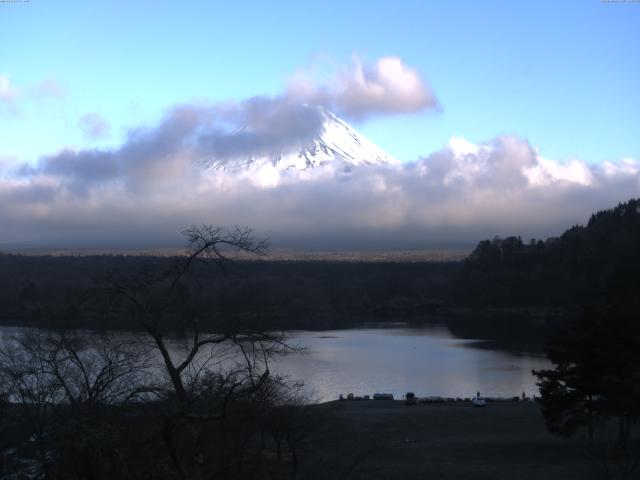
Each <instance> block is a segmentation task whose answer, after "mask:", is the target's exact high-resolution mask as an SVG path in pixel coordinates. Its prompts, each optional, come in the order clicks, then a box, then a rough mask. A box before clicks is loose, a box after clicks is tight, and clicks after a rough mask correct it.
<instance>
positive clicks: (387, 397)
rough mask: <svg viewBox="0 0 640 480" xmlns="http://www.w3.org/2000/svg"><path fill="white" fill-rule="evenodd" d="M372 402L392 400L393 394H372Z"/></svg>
mask: <svg viewBox="0 0 640 480" xmlns="http://www.w3.org/2000/svg"><path fill="white" fill-rule="evenodd" d="M373 399H374V400H393V393H374V394H373Z"/></svg>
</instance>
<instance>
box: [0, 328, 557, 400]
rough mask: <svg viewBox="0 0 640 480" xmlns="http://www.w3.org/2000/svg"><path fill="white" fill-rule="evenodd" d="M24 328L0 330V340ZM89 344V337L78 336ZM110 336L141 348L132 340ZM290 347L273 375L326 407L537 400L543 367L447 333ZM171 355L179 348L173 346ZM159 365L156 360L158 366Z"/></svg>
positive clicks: (346, 336) (302, 338) (308, 341)
mask: <svg viewBox="0 0 640 480" xmlns="http://www.w3.org/2000/svg"><path fill="white" fill-rule="evenodd" d="M22 330H23V329H21V328H7V327H5V328H2V329H0V338H2V337H8V336H11V335H15V334H16V333H18V332H19V331H22ZM82 334H83V335H87V336H88V337H91V336H92V335H94V333H92V332H89V331H82ZM114 335H121V336H126V337H127V338H131V339H136V341H142V342H143V343H144V344H149V341H148V339H146V338H144V337H143V336H142V335H141V334H137V333H114ZM289 343H292V344H295V345H298V346H301V347H304V348H305V350H304V352H303V353H300V354H297V353H296V354H291V355H287V356H285V357H280V358H277V359H274V360H273V361H272V364H271V365H270V368H271V370H272V371H274V372H275V373H277V374H279V375H283V376H287V377H288V378H290V379H291V380H302V381H303V382H304V388H305V391H306V392H307V393H308V394H309V395H310V397H311V399H313V400H316V401H328V400H334V399H336V398H338V396H339V395H340V394H343V395H345V396H346V395H347V394H348V393H353V394H355V395H367V394H368V395H372V394H373V393H375V392H386V393H393V394H394V396H395V397H396V398H402V395H403V394H404V393H406V392H407V391H412V392H415V393H416V395H418V396H430V395H434V396H443V397H472V396H474V395H475V394H476V392H477V391H480V393H481V394H482V395H483V396H496V397H498V396H499V397H507V396H508V397H511V396H514V395H521V394H522V392H523V391H524V392H525V393H526V394H527V395H528V396H530V395H533V394H534V393H537V387H536V386H535V379H534V377H533V376H532V374H531V370H532V369H539V368H546V367H548V366H549V363H548V361H547V360H546V359H545V358H544V356H542V355H540V354H522V353H521V354H516V353H509V352H506V351H501V350H496V349H492V348H491V346H490V344H486V343H485V344H483V343H482V342H479V341H478V340H474V339H460V338H456V337H454V336H453V335H452V334H451V332H450V331H449V330H448V329H447V328H446V326H435V325H430V326H424V327H418V328H416V327H407V326H406V325H402V324H400V325H398V324H396V325H394V326H386V327H385V328H358V329H350V330H334V331H321V332H318V331H314V332H311V331H296V332H291V333H290V335H289ZM170 348H171V349H172V350H174V352H175V353H176V355H178V356H180V352H184V350H183V349H181V347H180V342H177V341H174V342H170ZM158 360H159V359H158Z"/></svg>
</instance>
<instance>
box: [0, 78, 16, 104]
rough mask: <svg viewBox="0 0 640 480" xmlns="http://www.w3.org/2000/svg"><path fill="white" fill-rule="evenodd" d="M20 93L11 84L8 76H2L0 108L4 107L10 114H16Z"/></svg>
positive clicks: (0, 81) (0, 82)
mask: <svg viewBox="0 0 640 480" xmlns="http://www.w3.org/2000/svg"><path fill="white" fill-rule="evenodd" d="M18 95H19V91H18V89H16V88H15V87H14V86H13V85H12V84H11V82H10V80H9V76H8V75H7V74H0V106H4V108H5V109H7V110H8V111H9V112H12V113H13V112H15V111H16V106H15V101H16V99H17V98H18Z"/></svg>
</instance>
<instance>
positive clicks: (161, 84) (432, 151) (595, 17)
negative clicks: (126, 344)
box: [0, 0, 640, 248]
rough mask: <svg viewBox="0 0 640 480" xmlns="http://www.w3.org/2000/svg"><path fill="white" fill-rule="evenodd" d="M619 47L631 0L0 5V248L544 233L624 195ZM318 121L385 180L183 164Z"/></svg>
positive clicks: (636, 62)
mask: <svg viewBox="0 0 640 480" xmlns="http://www.w3.org/2000/svg"><path fill="white" fill-rule="evenodd" d="M637 45H640V3H638V2H607V1H596V0H581V1H563V2H551V1H537V2H497V1H496V2H494V1H483V2H471V1H469V2H465V1H457V2H417V1H414V2H409V1H395V2H384V3H383V2H376V3H372V2H357V1H353V2H337V1H335V2H334V1H323V2H313V3H309V2H284V1H283V2H278V1H272V2H250V1H237V2H189V3H188V4H185V3H183V2H159V1H153V2H151V1H136V2H124V1H112V2H100V3H98V2H65V1H56V2H45V1H38V0H31V1H28V2H16V3H0V201H2V203H3V204H2V205H0V245H2V244H20V243H24V244H30V243H33V244H38V245H46V244H51V245H54V244H55V245H58V244H64V243H65V242H67V243H68V242H70V241H71V240H72V239H73V241H74V242H76V243H79V244H86V245H87V246H89V244H91V245H94V244H97V243H100V242H104V243H106V244H109V243H111V242H115V243H118V242H124V243H127V242H129V241H130V240H131V239H132V238H135V239H137V240H138V241H140V242H142V243H143V244H144V243H145V242H146V240H145V238H147V240H148V241H149V242H151V240H152V239H155V240H154V241H156V242H162V241H165V240H163V239H166V241H169V239H171V238H173V237H172V235H174V234H175V232H179V231H180V225H182V224H184V223H188V222H198V223H200V222H205V223H209V222H216V223H217V222H218V221H221V222H225V223H237V222H239V223H242V222H246V223H247V224H251V225H256V228H257V229H258V230H259V229H260V228H262V230H265V231H267V233H269V234H270V235H272V236H273V235H274V234H275V235H276V239H277V238H279V237H278V235H280V234H281V235H280V236H281V238H282V242H283V244H284V243H287V242H289V243H291V241H292V239H297V240H299V241H300V242H302V243H304V242H308V245H312V244H313V245H314V247H322V246H323V242H324V241H325V240H326V242H327V243H326V245H328V246H335V247H336V248H340V247H341V246H344V245H347V244H350V245H364V244H371V245H372V246H375V247H376V248H385V247H393V246H398V247H402V246H404V247H409V246H411V247H415V246H419V245H427V244H430V245H436V244H438V245H444V244H447V243H448V242H449V243H451V244H461V243H465V242H466V243H470V242H472V241H475V240H477V239H479V238H476V237H477V236H478V235H490V234H491V233H492V232H493V233H494V234H507V233H510V232H512V233H515V234H523V235H533V236H544V235H551V234H553V233H560V232H558V230H559V229H561V225H563V222H568V223H569V224H572V223H577V222H584V221H585V220H586V218H585V216H588V214H589V213H590V210H589V209H594V208H604V207H607V206H613V205H610V204H611V203H613V204H615V203H617V202H618V201H622V200H625V199H627V198H628V197H629V196H634V195H635V196H637V195H638V194H639V193H640V189H639V188H638V187H639V183H638V175H639V174H638V171H639V166H638V161H639V159H640V134H639V133H640V132H639V130H640V128H639V127H640V108H639V107H640V89H639V88H638V78H640V55H638V53H637ZM316 104H317V105H321V106H323V107H325V108H328V109H331V110H332V111H335V112H336V113H337V114H338V115H339V116H341V117H342V118H345V119H346V120H347V121H348V122H349V123H351V124H352V125H353V126H355V127H356V128H357V129H358V130H359V131H360V132H362V133H363V134H364V135H366V136H367V137H368V138H369V139H371V140H372V141H373V142H375V143H376V144H377V145H378V146H380V147H381V148H383V149H384V150H385V151H387V152H388V153H390V154H391V155H393V156H394V157H396V158H397V159H399V160H400V161H401V162H402V165H403V167H402V168H401V171H397V170H394V171H393V172H391V173H389V172H385V173H380V172H376V173H373V172H372V171H371V170H367V171H364V172H362V173H357V174H356V173H354V178H353V179H352V181H350V182H349V185H348V187H345V185H344V182H343V183H340V182H338V181H336V180H335V178H333V177H331V178H333V179H332V180H327V175H328V174H327V173H326V172H325V173H322V174H320V173H318V174H316V177H317V178H314V181H312V182H307V183H305V184H304V185H303V184H301V183H300V182H299V181H298V180H296V181H293V180H291V179H282V181H281V182H280V183H279V184H278V185H277V186H275V187H274V188H271V189H269V190H264V188H263V189H260V188H258V187H257V186H256V185H254V184H253V183H252V182H250V181H248V182H247V181H243V182H240V181H237V180H232V179H228V178H227V179H225V180H224V181H223V180H220V179H217V180H216V179H211V178H203V177H202V175H200V174H199V173H198V172H194V171H192V170H193V169H192V168H191V167H192V162H191V160H193V149H194V148H196V149H200V150H202V149H205V150H206V149H207V148H208V149H209V150H207V151H215V152H216V153H217V154H219V152H220V151H222V150H221V148H222V146H223V145H224V146H225V148H227V149H229V148H233V149H234V150H233V152H235V154H238V152H245V151H246V152H248V153H250V154H255V153H256V152H257V150H255V148H258V147H259V148H260V149H261V150H260V151H259V152H258V153H269V154H272V153H277V151H279V150H277V149H283V148H285V147H286V148H294V147H296V148H297V147H298V146H299V144H300V142H302V141H303V140H304V139H306V138H307V136H310V135H311V136H312V134H313V133H314V128H317V125H316V126H314V124H313V119H312V118H310V116H309V114H308V112H307V111H306V110H305V109H304V108H300V106H305V105H316ZM265 119H266V121H268V122H271V123H270V125H268V127H267V129H268V131H267V130H265V131H260V132H259V133H260V135H254V136H253V137H251V138H250V139H245V140H246V142H245V143H243V144H242V145H240V146H238V145H235V144H234V143H233V142H230V140H229V136H228V135H227V134H228V132H229V131H230V129H231V128H232V125H234V124H237V123H238V122H239V121H243V122H254V123H252V125H263V124H259V123H255V122H260V121H265ZM274 119H276V120H277V121H278V122H279V123H277V124H278V125H280V126H281V127H282V129H284V130H276V129H275V127H273V125H275V123H273V122H274ZM256 128H258V127H256ZM260 128H262V127H260ZM269 129H270V130H269ZM214 130H215V132H216V135H212V132H213V131H214ZM203 131H206V132H205V133H203ZM221 132H222V133H221ZM225 132H226V133H225ZM294 134H295V135H294ZM276 137H277V138H276ZM249 146H251V148H254V150H250V149H249ZM212 149H213V150H212ZM243 149H244V150H243ZM247 149H249V150H247ZM226 151H228V150H225V152H226ZM505 165H506V167H505ZM507 167H508V168H507ZM445 170H446V171H445ZM416 171H424V172H426V171H429V172H430V173H428V174H426V173H425V174H424V175H423V176H424V181H422V182H421V183H419V185H413V182H414V181H415V178H416V175H417V174H416ZM109 172H111V173H109ZM158 172H160V173H158ZM434 172H435V173H434ZM438 172H439V173H438ZM329 176H330V175H329ZM356 177H357V178H356ZM378 177H380V178H383V183H385V187H384V188H383V190H384V192H385V193H381V190H380V188H379V187H376V186H375V185H379V184H380V180H379V178H378ZM614 177H615V178H614ZM523 178H524V179H525V180H526V181H524V183H523ZM487 179H491V180H492V182H489V181H488V180H487ZM221 182H222V183H221ZM505 182H506V183H505ZM221 184H223V185H224V188H223V187H221V186H220V185H221ZM229 185H231V186H229ZM505 187H508V188H505ZM376 188H377V190H376ZM425 190H428V192H426V193H425ZM194 192H195V193H194ZM225 192H226V193H225ZM229 192H233V193H232V194H231V193H229ZM505 192H511V193H508V194H505ZM505 196H506V198H505ZM625 196H626V197H627V198H625ZM516 197H517V198H516ZM336 198H339V199H341V201H343V202H347V204H346V205H345V206H343V207H342V208H338V209H339V210H344V211H346V212H348V213H344V214H343V215H342V216H339V218H326V219H324V216H328V215H327V214H326V210H322V209H321V211H317V208H318V207H317V206H318V205H322V204H323V202H325V201H327V200H331V201H333V200H335V199H336ZM293 199H295V201H294V200H293ZM256 202H258V206H259V207H260V208H256V207H255V205H256ZM329 203H331V202H329ZM292 204H295V205H293V206H291V205H292ZM133 205H136V208H134V209H133V210H135V211H137V212H138V215H137V216H136V215H134V213H132V211H131V210H132V206H133ZM265 205H271V209H268V208H267V207H266V206H265ZM283 205H284V206H283ZM207 209H208V210H207ZM503 210H504V211H503ZM496 212H501V213H496ZM275 217H277V218H278V220H277V221H274V218H275ZM321 217H322V218H323V220H320V218H321ZM265 218H268V219H269V220H270V221H269V222H265V221H264V219H265ZM309 218H313V219H314V220H315V221H314V222H311V224H307V223H305V221H306V219H309ZM523 218H526V219H527V221H526V222H525V221H523V220H522V219H523ZM363 219H369V220H363ZM501 219H502V222H501V221H500V220H501ZM72 220H73V221H72ZM185 226H186V225H185ZM566 226H569V225H566ZM169 228H171V229H174V230H175V232H174V234H172V233H170V232H169V231H168V230H169ZM88 231H91V232H94V233H92V234H91V235H89V234H88V233H87V232H88ZM144 232H150V233H148V236H147V237H145V235H144ZM405 233H406V234H405ZM398 238H407V239H408V240H407V242H405V243H404V244H403V243H402V242H398V241H397V239H398ZM287 239H288V240H287ZM303 239H304V241H303ZM323 239H324V240H323ZM341 239H344V242H343V241H341ZM349 239H350V240H349ZM374 240H375V241H374ZM76 246H77V245H76Z"/></svg>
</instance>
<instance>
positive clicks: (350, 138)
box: [206, 109, 400, 173]
mask: <svg viewBox="0 0 640 480" xmlns="http://www.w3.org/2000/svg"><path fill="white" fill-rule="evenodd" d="M320 114H321V115H322V118H323V123H322V128H321V129H320V133H319V134H318V135H316V136H315V138H313V140H312V141H311V142H309V144H308V145H306V146H304V147H303V148H302V149H301V150H299V151H298V152H291V153H286V154H281V155H273V156H264V157H249V158H246V159H239V160H234V161H225V160H219V159H212V160H210V161H208V162H207V164H206V168H207V169H210V170H213V171H222V172H227V173H241V172H247V171H258V170H262V169H264V168H265V167H266V168H268V169H270V170H273V169H275V170H277V171H279V172H286V171H300V170H307V169H312V168H315V167H321V166H326V165H336V166H341V167H348V166H359V165H394V166H395V165H400V162H399V161H398V160H397V159H395V158H394V157H392V156H391V155H389V154H388V153H386V152H385V151H384V150H382V149H381V148H380V147H378V146H377V145H376V144H375V143H373V142H372V141H371V140H369V139H368V138H366V137H365V136H364V135H362V134H361V133H359V132H358V131H357V130H355V129H354V128H353V127H351V126H350V125H349V124H347V123H346V122H345V121H344V120H342V119H340V118H338V117H337V116H336V115H334V114H333V113H331V112H329V111H327V110H324V109H320Z"/></svg>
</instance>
